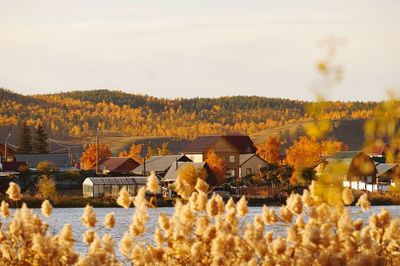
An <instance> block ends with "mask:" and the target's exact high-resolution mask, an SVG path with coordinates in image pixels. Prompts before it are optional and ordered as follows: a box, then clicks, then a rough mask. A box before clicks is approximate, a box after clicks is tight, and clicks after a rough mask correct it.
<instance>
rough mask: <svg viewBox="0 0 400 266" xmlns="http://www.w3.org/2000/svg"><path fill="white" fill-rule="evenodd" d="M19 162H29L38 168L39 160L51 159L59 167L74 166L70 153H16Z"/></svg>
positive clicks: (29, 164) (32, 166) (31, 165)
mask: <svg viewBox="0 0 400 266" xmlns="http://www.w3.org/2000/svg"><path fill="white" fill-rule="evenodd" d="M15 159H16V161H17V162H27V163H28V166H29V167H30V168H36V166H37V165H38V163H39V162H42V161H50V162H53V163H54V164H55V165H57V167H70V166H72V163H71V160H70V158H69V154H68V153H32V154H15Z"/></svg>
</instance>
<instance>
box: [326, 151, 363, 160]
mask: <svg viewBox="0 0 400 266" xmlns="http://www.w3.org/2000/svg"><path fill="white" fill-rule="evenodd" d="M360 153H361V151H339V152H337V153H335V154H334V155H332V156H329V157H331V158H335V159H352V158H354V157H355V156H357V155H358V154H360Z"/></svg>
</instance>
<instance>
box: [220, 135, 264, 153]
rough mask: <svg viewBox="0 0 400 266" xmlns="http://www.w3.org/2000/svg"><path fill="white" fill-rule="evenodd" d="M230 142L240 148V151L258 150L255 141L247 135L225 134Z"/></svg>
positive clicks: (253, 151) (252, 151)
mask: <svg viewBox="0 0 400 266" xmlns="http://www.w3.org/2000/svg"><path fill="white" fill-rule="evenodd" d="M223 137H224V138H225V139H226V140H227V141H229V143H230V144H232V145H233V146H235V148H236V149H238V150H239V153H241V154H244V153H255V152H256V151H257V149H256V147H255V146H254V143H253V141H252V140H251V139H250V137H249V136H246V135H227V136H223Z"/></svg>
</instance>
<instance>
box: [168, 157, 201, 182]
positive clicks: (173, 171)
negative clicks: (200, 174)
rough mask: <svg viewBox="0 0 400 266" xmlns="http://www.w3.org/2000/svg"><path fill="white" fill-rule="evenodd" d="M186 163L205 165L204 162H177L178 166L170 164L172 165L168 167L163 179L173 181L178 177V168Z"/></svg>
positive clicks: (198, 165)
mask: <svg viewBox="0 0 400 266" xmlns="http://www.w3.org/2000/svg"><path fill="white" fill-rule="evenodd" d="M188 164H190V165H193V166H195V167H197V168H205V165H206V163H205V162H178V167H176V166H175V165H172V167H170V168H169V170H168V172H167V174H166V175H165V177H164V179H163V181H166V182H174V181H175V180H176V178H177V177H178V173H179V169H181V167H182V166H185V165H188Z"/></svg>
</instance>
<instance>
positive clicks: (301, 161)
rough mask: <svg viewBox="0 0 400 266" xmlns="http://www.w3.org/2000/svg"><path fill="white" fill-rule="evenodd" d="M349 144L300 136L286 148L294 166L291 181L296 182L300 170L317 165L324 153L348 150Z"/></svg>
mask: <svg viewBox="0 0 400 266" xmlns="http://www.w3.org/2000/svg"><path fill="white" fill-rule="evenodd" d="M346 149H347V146H346V145H345V144H344V143H342V142H340V141H330V140H325V141H322V142H319V141H317V140H316V139H315V138H309V137H305V136H303V137H300V138H299V139H298V140H297V141H295V142H294V143H293V145H292V146H291V147H289V148H288V149H287V150H286V160H287V163H288V164H289V165H290V166H292V167H293V170H294V171H293V175H292V178H291V183H292V184H296V183H297V181H298V178H299V176H298V175H299V171H300V170H304V169H306V168H310V167H314V166H316V165H317V164H318V163H319V162H320V159H321V156H322V155H327V154H333V153H335V152H338V151H341V150H346Z"/></svg>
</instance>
